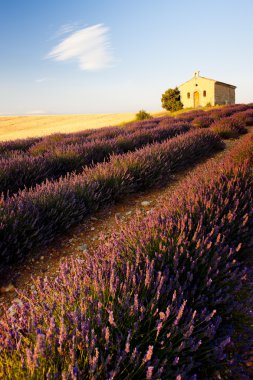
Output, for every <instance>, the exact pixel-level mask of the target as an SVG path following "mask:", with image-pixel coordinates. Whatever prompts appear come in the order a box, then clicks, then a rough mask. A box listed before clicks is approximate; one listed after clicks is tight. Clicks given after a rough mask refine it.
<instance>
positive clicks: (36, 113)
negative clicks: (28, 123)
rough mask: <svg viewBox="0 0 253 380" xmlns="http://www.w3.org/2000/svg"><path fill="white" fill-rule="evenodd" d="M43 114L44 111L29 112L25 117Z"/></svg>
mask: <svg viewBox="0 0 253 380" xmlns="http://www.w3.org/2000/svg"><path fill="white" fill-rule="evenodd" d="M44 114H45V111H43V110H31V111H27V112H26V115H44Z"/></svg>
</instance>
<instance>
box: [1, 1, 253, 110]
mask: <svg viewBox="0 0 253 380" xmlns="http://www.w3.org/2000/svg"><path fill="white" fill-rule="evenodd" d="M252 15H253V1H252V0H240V1H238V0H210V1H203V0H180V1H175V0H173V1H172V0H127V1H119V0H71V1H70V0H43V1H42V0H40V1H39V0H22V1H21V0H8V1H4V0H0V49H1V50H0V52H1V56H0V80H1V82H0V83H1V84H0V114H2V115H5V114H43V113H44V114H62V113H115V112H136V111H138V110H139V109H145V110H159V109H160V108H161V103H160V98H161V94H162V93H163V92H164V91H165V90H166V89H168V88H170V87H175V86H176V85H179V84H180V83H182V82H184V81H186V80H188V79H190V77H191V76H192V74H193V72H194V71H195V70H200V75H203V76H206V77H210V78H213V79H217V80H220V81H224V82H227V83H231V84H235V85H236V86H237V87H238V88H237V92H236V97H237V99H236V100H237V102H246V103H247V102H253V91H252V89H253V75H252V68H253V50H252V41H253V23H252Z"/></svg>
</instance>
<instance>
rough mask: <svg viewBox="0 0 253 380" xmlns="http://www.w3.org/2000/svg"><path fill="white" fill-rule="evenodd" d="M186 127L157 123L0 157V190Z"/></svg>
mask: <svg viewBox="0 0 253 380" xmlns="http://www.w3.org/2000/svg"><path fill="white" fill-rule="evenodd" d="M189 129H190V126H189V124H183V125H181V124H179V125H178V124H175V125H173V124H171V125H170V126H166V127H163V126H159V125H158V126H157V127H156V128H152V130H147V129H142V130H140V131H135V132H132V133H128V134H125V135H123V136H122V135H119V136H118V137H115V138H112V139H108V140H106V139H96V140H94V141H93V142H85V143H83V144H80V143H78V144H71V145H69V144H66V143H65V142H63V143H62V144H59V145H57V146H54V151H53V152H52V153H47V154H41V155H38V156H35V157H33V156H29V155H27V154H17V155H13V156H12V157H11V158H8V159H6V158H5V159H0V167H1V171H0V192H3V193H4V195H5V196H6V195H7V193H8V194H9V195H11V194H13V193H15V192H17V191H18V190H19V189H23V188H24V187H28V188H29V187H33V186H35V185H36V184H38V183H41V182H43V181H45V180H46V179H48V180H50V179H53V180H55V179H57V178H59V177H60V176H63V175H66V174H67V173H69V172H72V171H75V172H77V173H78V172H80V171H82V170H83V167H84V166H89V165H92V164H96V163H98V162H102V161H107V160H109V158H110V155H111V154H112V153H114V154H123V153H126V152H128V151H133V150H135V149H139V148H141V147H142V146H144V145H148V144H151V143H153V142H161V141H163V140H166V139H169V138H172V137H175V136H177V135H180V134H183V133H185V132H187V131H189ZM55 137H56V136H55ZM56 141H59V140H56ZM40 148H41V147H40Z"/></svg>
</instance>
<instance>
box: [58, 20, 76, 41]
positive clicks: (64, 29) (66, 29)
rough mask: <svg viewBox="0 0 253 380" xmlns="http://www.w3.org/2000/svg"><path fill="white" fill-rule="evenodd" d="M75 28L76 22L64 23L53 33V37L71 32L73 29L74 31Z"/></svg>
mask: <svg viewBox="0 0 253 380" xmlns="http://www.w3.org/2000/svg"><path fill="white" fill-rule="evenodd" d="M77 28H78V23H77V22H75V23H73V24H64V25H62V26H61V27H60V28H59V29H58V31H57V32H56V34H55V37H60V36H62V35H63V34H67V33H71V32H73V31H75V30H76V29H77Z"/></svg>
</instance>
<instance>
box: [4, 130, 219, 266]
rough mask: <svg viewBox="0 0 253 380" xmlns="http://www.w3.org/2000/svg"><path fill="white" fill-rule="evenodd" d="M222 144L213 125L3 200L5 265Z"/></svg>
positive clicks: (168, 177) (114, 157) (185, 166)
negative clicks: (95, 212) (109, 204)
mask: <svg viewBox="0 0 253 380" xmlns="http://www.w3.org/2000/svg"><path fill="white" fill-rule="evenodd" d="M222 148H223V143H222V142H221V140H220V138H219V137H218V136H217V135H215V134H213V133H212V132H209V131H205V130H202V131H193V132H188V133H187V134H185V135H182V136H178V137H175V138H173V139H171V140H167V141H165V142H163V143H161V144H159V143H155V144H153V145H149V146H147V147H144V148H142V149H139V150H137V151H136V152H130V153H127V154H125V155H123V156H113V157H112V158H111V160H110V162H108V163H101V164H98V165H97V166H95V167H94V168H87V169H85V170H84V171H83V172H82V173H81V174H79V175H76V174H72V175H68V176H67V177H66V178H61V179H60V180H59V181H58V182H56V181H52V182H49V181H47V182H46V183H44V184H42V185H37V186H36V187H35V188H34V189H31V190H24V191H22V192H20V193H19V195H18V196H17V195H15V196H13V197H10V198H7V199H6V200H4V199H3V198H2V203H1V204H0V252H1V263H0V269H1V270H2V271H3V270H4V269H5V268H6V265H10V264H12V263H15V262H16V261H18V260H21V259H22V258H23V257H25V256H26V255H27V254H28V252H29V251H30V250H31V248H33V247H35V246H41V245H45V244H47V243H48V242H49V241H50V240H52V239H53V238H54V237H55V235H56V234H58V233H60V232H63V231H64V230H66V229H68V228H69V227H70V226H71V225H74V224H76V223H78V222H79V221H81V220H83V219H84V218H85V217H86V215H87V214H88V213H90V212H92V211H94V210H96V209H97V208H98V207H101V206H103V205H106V204H108V203H110V202H113V201H116V200H118V199H119V198H121V197H122V196H124V195H126V194H128V193H131V192H136V191H139V190H143V189H147V188H148V187H151V186H154V185H161V184H162V183H163V182H164V181H168V180H169V179H170V178H172V177H173V173H175V172H178V171H179V170H182V169H185V168H187V167H189V166H191V165H192V164H194V163H195V162H198V161H200V160H201V159H203V158H204V157H207V156H208V155H210V154H211V153H212V152H215V151H217V150H220V149H222Z"/></svg>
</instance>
